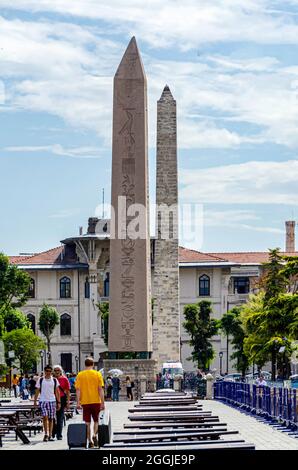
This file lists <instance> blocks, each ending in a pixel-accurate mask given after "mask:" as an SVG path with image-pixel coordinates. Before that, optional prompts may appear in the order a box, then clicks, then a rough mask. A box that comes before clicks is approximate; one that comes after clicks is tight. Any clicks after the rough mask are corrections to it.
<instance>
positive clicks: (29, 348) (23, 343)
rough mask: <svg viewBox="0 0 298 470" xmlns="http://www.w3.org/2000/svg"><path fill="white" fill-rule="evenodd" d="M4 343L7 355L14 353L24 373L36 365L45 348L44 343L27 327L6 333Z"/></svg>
mask: <svg viewBox="0 0 298 470" xmlns="http://www.w3.org/2000/svg"><path fill="white" fill-rule="evenodd" d="M3 342H4V345H5V352H6V354H8V351H11V350H12V351H14V353H15V359H19V361H20V367H21V370H22V371H24V372H25V371H28V370H30V369H31V368H32V367H33V366H34V365H35V364H36V361H37V360H38V359H39V351H40V349H44V347H45V343H44V341H43V340H42V339H41V338H39V337H38V336H36V335H35V334H34V333H33V331H32V330H31V329H30V328H27V327H25V328H20V329H18V330H12V331H10V332H6V333H4V335H3ZM12 365H13V364H12Z"/></svg>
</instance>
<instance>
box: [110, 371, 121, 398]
mask: <svg viewBox="0 0 298 470" xmlns="http://www.w3.org/2000/svg"><path fill="white" fill-rule="evenodd" d="M120 390H121V388H120V379H119V377H118V376H117V375H114V376H113V378H112V400H113V401H119V391H120Z"/></svg>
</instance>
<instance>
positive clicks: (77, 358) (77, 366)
mask: <svg viewBox="0 0 298 470" xmlns="http://www.w3.org/2000/svg"><path fill="white" fill-rule="evenodd" d="M75 361H76V373H78V372H79V356H75Z"/></svg>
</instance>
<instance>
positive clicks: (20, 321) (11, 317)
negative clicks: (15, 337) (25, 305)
mask: <svg viewBox="0 0 298 470" xmlns="http://www.w3.org/2000/svg"><path fill="white" fill-rule="evenodd" d="M25 327H28V328H30V322H29V321H28V319H27V317H26V315H24V313H23V312H21V310H17V309H13V308H10V309H9V310H6V312H5V314H4V328H5V331H6V332H8V333H9V332H10V331H12V330H19V329H21V328H25Z"/></svg>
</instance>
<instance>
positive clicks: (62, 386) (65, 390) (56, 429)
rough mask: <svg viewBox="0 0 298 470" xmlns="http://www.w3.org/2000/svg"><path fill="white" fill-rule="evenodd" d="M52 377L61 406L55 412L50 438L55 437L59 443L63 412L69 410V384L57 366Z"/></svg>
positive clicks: (60, 368)
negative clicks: (56, 381) (56, 386)
mask: <svg viewBox="0 0 298 470" xmlns="http://www.w3.org/2000/svg"><path fill="white" fill-rule="evenodd" d="M54 377H56V379H57V380H58V382H59V393H60V401H61V406H60V408H59V410H57V411H56V421H55V423H54V426H53V433H52V436H53V437H55V435H56V436H57V440H58V441H61V440H62V430H63V423H64V410H65V408H66V409H67V410H69V406H70V383H69V380H68V378H67V377H66V376H65V375H63V369H62V367H61V366H59V365H56V366H54Z"/></svg>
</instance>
